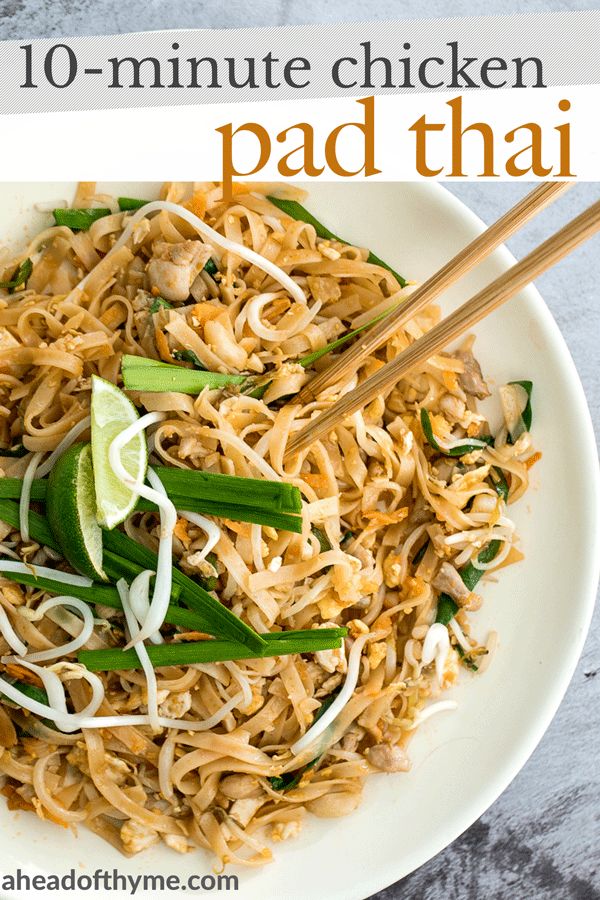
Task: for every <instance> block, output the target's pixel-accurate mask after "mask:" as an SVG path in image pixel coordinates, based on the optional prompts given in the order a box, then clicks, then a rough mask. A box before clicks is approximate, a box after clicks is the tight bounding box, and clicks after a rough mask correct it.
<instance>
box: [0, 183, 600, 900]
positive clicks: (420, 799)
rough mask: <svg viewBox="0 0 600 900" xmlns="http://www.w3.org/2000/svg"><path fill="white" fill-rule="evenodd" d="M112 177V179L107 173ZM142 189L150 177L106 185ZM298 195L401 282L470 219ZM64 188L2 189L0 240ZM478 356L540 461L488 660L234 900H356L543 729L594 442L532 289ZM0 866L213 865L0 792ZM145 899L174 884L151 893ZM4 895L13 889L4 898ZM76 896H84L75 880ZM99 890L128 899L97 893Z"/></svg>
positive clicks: (470, 281) (424, 852)
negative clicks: (508, 385) (521, 416)
mask: <svg viewBox="0 0 600 900" xmlns="http://www.w3.org/2000/svg"><path fill="white" fill-rule="evenodd" d="M106 189H107V190H109V191H110V190H111V186H106ZM112 190H113V191H114V193H115V194H117V193H120V194H126V195H128V196H146V195H148V194H149V187H148V185H146V186H144V185H127V186H125V185H120V186H119V188H118V189H117V187H116V186H112ZM310 191H311V197H310V200H309V201H308V203H307V205H308V206H309V207H310V209H311V210H312V211H313V212H314V213H315V214H316V215H317V216H320V217H321V218H322V219H323V220H324V221H325V222H326V223H327V224H328V225H329V226H330V227H331V228H332V229H333V230H335V231H336V232H338V233H340V234H341V235H343V236H344V237H347V238H349V239H353V240H354V241H355V242H357V243H358V244H359V245H361V244H362V245H365V244H366V245H368V246H369V247H371V248H372V249H373V250H375V252H377V253H378V254H379V255H380V256H381V257H382V258H384V259H386V260H388V261H389V262H390V263H393V264H394V265H395V266H396V267H397V268H398V269H399V270H400V271H401V272H403V273H404V274H405V275H406V276H408V277H410V278H411V279H416V280H423V279H424V278H425V277H426V276H428V275H429V274H430V273H432V272H433V271H434V270H435V269H437V268H438V267H439V266H440V265H441V264H442V263H443V262H445V261H446V260H447V259H448V258H449V257H450V256H451V255H452V254H453V253H455V252H456V251H457V250H458V249H459V248H460V247H462V246H463V245H464V244H465V243H466V242H467V241H468V240H469V239H471V238H472V237H473V236H474V235H476V234H477V233H478V232H479V231H480V230H481V229H482V227H483V225H482V223H481V221H480V220H479V219H478V218H477V217H476V216H474V215H473V214H472V213H471V212H470V211H469V210H468V209H467V208H466V207H465V206H463V204H462V203H460V202H459V201H458V200H457V199H455V198H454V197H453V196H452V195H450V194H449V193H447V192H446V191H445V190H444V189H443V188H441V187H440V186H438V185H435V184H431V185H429V184H428V185H421V184H383V183H378V184H370V185H367V184H349V185H337V184H314V185H312V186H311V187H310ZM72 192H73V186H72V185H56V184H53V185H50V184H28V185H19V186H17V185H11V184H5V185H3V186H2V188H1V202H0V238H2V239H6V237H7V236H9V235H11V236H12V237H13V238H15V237H16V238H17V240H20V238H21V236H22V234H23V227H24V226H27V230H28V232H29V234H32V233H35V231H36V230H37V229H38V228H39V227H42V226H43V225H44V224H46V223H47V222H48V215H45V216H40V215H39V214H38V215H35V216H33V215H32V210H31V207H32V204H33V203H35V202H36V201H40V200H42V201H43V200H54V199H58V198H60V197H66V198H70V197H71V196H72ZM512 262H513V258H512V256H511V255H510V254H509V253H508V252H507V251H506V250H504V249H502V250H499V251H497V252H496V253H495V254H494V256H493V257H492V258H491V259H490V260H488V261H487V262H486V263H485V264H484V265H482V266H481V267H480V268H479V269H478V270H477V272H476V273H473V274H472V275H470V276H469V277H468V278H466V279H464V281H463V282H461V284H460V286H458V287H456V288H454V289H453V290H452V291H450V292H449V293H448V295H447V296H446V297H445V298H444V300H443V306H444V309H446V310H449V309H450V308H452V307H453V306H454V305H456V304H457V303H460V302H462V301H463V300H465V299H466V298H467V297H469V296H470V295H471V294H472V293H473V292H474V291H475V289H477V288H478V287H481V286H483V285H484V284H486V283H487V282H488V281H489V280H490V279H491V278H492V277H494V276H495V275H497V274H499V273H500V272H502V271H504V270H505V269H506V268H507V267H508V266H509V265H510V264H511V263H512ZM476 331H477V335H478V340H477V344H476V352H477V355H478V357H479V358H480V360H481V361H482V365H483V370H484V373H485V374H486V375H487V376H488V377H489V378H490V381H491V383H492V385H494V386H497V385H499V384H502V383H503V382H505V381H508V380H515V379H523V378H528V379H531V380H533V382H534V393H533V409H534V420H533V436H534V440H535V444H536V446H537V447H539V448H540V449H541V450H542V451H543V454H544V455H543V459H542V461H541V462H540V463H538V465H536V466H535V468H534V469H533V470H532V486H531V489H530V491H529V493H528V494H527V496H526V497H525V499H524V500H523V501H521V502H520V503H519V504H517V506H515V507H513V508H512V510H511V514H512V515H513V516H514V518H515V519H516V521H517V524H518V528H519V532H520V535H521V538H522V544H521V546H522V549H523V550H524V551H525V554H526V558H525V561H524V562H522V563H521V564H520V565H518V566H514V567H511V568H509V569H508V570H506V571H503V572H502V573H501V578H500V580H499V582H498V583H497V584H493V583H490V584H487V585H486V586H485V590H484V592H483V593H484V596H485V604H484V607H483V609H482V611H481V612H479V613H478V614H476V615H475V616H474V617H473V618H474V623H475V631H476V633H477V634H478V635H480V636H481V637H484V636H485V634H486V631H487V629H488V628H489V627H494V628H495V629H496V630H497V631H498V632H499V635H500V644H499V649H498V652H497V653H496V656H495V658H494V660H493V664H492V665H491V667H490V668H489V670H488V671H487V672H486V673H485V674H484V675H482V676H481V677H479V676H470V675H468V674H465V676H464V678H463V681H462V683H461V684H460V685H459V687H458V688H457V689H456V690H455V691H454V696H455V698H456V699H457V700H458V701H459V704H460V705H459V709H458V711H457V712H455V713H446V714H444V715H440V716H439V717H436V718H434V719H432V720H431V721H429V722H428V723H426V724H425V725H424V726H423V727H422V728H421V729H420V731H419V733H418V735H417V737H416V739H415V741H414V743H413V744H412V745H411V756H412V759H413V768H412V771H411V772H410V773H408V774H400V775H390V776H386V775H380V776H374V777H372V778H371V779H370V780H369V781H368V782H367V785H366V789H365V796H364V802H363V804H362V806H361V807H360V808H359V810H358V812H356V813H355V814H354V815H352V816H350V817H348V818H345V819H330V820H318V819H315V818H310V817H307V821H306V824H305V827H304V829H303V832H302V834H301V836H300V837H299V838H298V839H295V840H292V841H289V842H288V843H285V844H279V845H275V847H274V850H275V862H274V863H273V864H271V865H269V866H266V867H265V868H264V869H262V870H252V869H250V870H242V871H240V872H239V873H238V874H239V878H240V889H239V896H241V897H243V898H244V900H254V898H262V897H265V896H267V897H269V896H270V897H277V898H278V900H283V898H288V900H308V898H315V897H327V898H328V900H354V898H359V900H362V898H365V897H367V896H368V895H369V894H372V893H374V892H375V891H377V890H380V889H381V888H383V887H385V886H386V885H389V884H391V883H392V882H394V881H396V880H397V879H399V878H402V877H403V876H404V875H407V874H408V873H409V872H412V871H413V870H414V869H416V868H417V867H418V866H420V865H422V864H423V863H424V862H426V861H427V860H428V859H430V858H431V857H432V856H434V855H435V854H436V853H439V851H440V850H442V849H443V848H444V847H445V846H446V845H447V844H449V843H450V842H451V841H452V840H454V839H455V838H456V837H457V836H458V835H459V834H460V833H461V832H462V831H464V830H465V829H466V828H468V827H469V825H471V823H472V822H474V821H475V819H477V818H478V817H479V816H480V815H481V814H482V813H483V812H484V811H485V810H486V809H487V808H488V806H490V804H491V803H493V801H494V800H495V799H496V798H497V797H498V795H499V794H500V793H501V792H502V791H503V790H504V789H505V788H506V786H507V785H508V784H509V782H510V781H511V779H512V778H514V776H515V775H516V774H517V772H518V771H519V769H520V768H521V767H522V766H523V764H524V763H525V761H526V760H527V758H528V757H529V755H530V754H531V752H532V751H533V749H534V748H535V746H536V744H537V743H538V741H539V740H540V738H541V737H542V735H543V733H544V731H545V730H546V728H547V727H548V725H549V723H550V720H551V718H552V716H553V715H554V713H555V712H556V709H557V707H558V704H559V703H560V700H561V698H562V696H563V694H564V692H565V690H566V687H567V685H568V683H569V680H570V678H571V675H572V673H573V670H574V668H575V664H576V662H577V659H578V657H579V654H580V652H581V648H582V645H583V641H584V638H585V635H586V632H587V629H588V625H589V621H590V617H591V613H592V608H593V604H594V594H595V586H596V578H597V568H598V547H599V546H600V538H599V525H598V508H599V502H598V498H599V490H598V474H597V461H596V450H595V444H594V439H593V433H592V428H591V423H590V418H589V413H588V410H587V406H586V402H585V398H584V395H583V391H582V388H581V384H580V382H579V378H578V376H577V373H576V371H575V368H574V365H573V362H572V360H571V357H570V355H569V353H568V351H567V348H566V346H565V344H564V341H563V339H562V337H561V335H560V333H559V330H558V328H557V326H556V324H555V322H554V320H553V319H552V317H551V315H550V313H549V311H548V309H547V308H546V306H545V305H544V302H543V300H542V298H541V297H540V295H539V294H538V293H537V291H536V290H534V289H533V288H530V289H528V290H526V291H523V292H522V294H520V295H519V296H518V297H516V298H515V299H513V300H512V301H511V302H510V304H509V305H508V306H506V307H505V308H504V309H502V310H500V311H499V312H496V313H495V314H494V315H493V316H492V318H491V319H489V320H487V321H486V322H483V323H482V324H481V325H480V326H479V327H478V328H477V329H476ZM0 827H1V828H2V870H3V872H4V873H9V872H13V871H14V870H15V869H16V868H17V867H20V868H21V869H22V870H23V871H25V872H28V873H30V874H35V873H50V872H55V873H57V874H59V873H65V872H67V871H68V870H69V869H70V868H71V867H74V868H75V870H76V872H78V873H82V874H83V873H85V874H92V873H93V871H94V870H95V869H97V868H102V869H108V870H112V869H113V868H114V869H118V870H119V871H120V872H121V873H123V874H127V873H130V874H131V875H134V876H135V875H139V874H144V873H149V872H152V873H154V874H159V873H163V874H165V875H167V874H173V873H177V874H179V875H180V876H181V877H182V878H184V877H186V876H187V875H189V874H192V873H198V872H207V873H209V872H211V870H212V865H213V862H212V860H210V859H209V858H208V857H206V856H204V854H203V853H202V852H200V851H198V852H197V853H192V854H188V855H187V856H179V855H176V854H175V853H173V852H171V851H168V850H166V849H152V850H150V851H149V852H147V853H145V854H141V855H139V856H138V857H134V858H133V859H125V858H124V857H122V856H121V855H120V854H119V853H117V851H115V850H113V849H112V848H111V847H109V846H108V845H106V844H105V843H104V842H102V841H101V840H100V839H98V838H96V837H94V836H93V835H91V834H90V833H89V832H87V831H86V830H85V829H84V828H81V829H80V833H79V836H78V837H75V836H73V835H72V834H71V833H70V832H66V831H63V830H62V829H60V828H57V827H56V826H54V825H51V824H47V823H44V822H41V821H40V820H38V819H37V818H36V817H35V816H33V815H31V814H26V813H18V814H15V813H9V812H8V811H7V810H6V808H5V807H4V804H3V803H2V802H0ZM153 894H154V896H157V897H158V896H160V897H166V896H173V894H171V893H168V892H165V893H164V894H163V893H161V892H156V891H154V892H153ZM11 896H12V895H11ZM70 896H73V897H79V896H81V897H82V900H83V898H84V897H86V896H88V897H89V893H88V894H85V893H81V894H78V893H73V894H70ZM111 896H114V897H118V896H130V895H129V894H122V895H121V894H118V893H115V894H111Z"/></svg>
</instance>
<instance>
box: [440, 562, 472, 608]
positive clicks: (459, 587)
mask: <svg viewBox="0 0 600 900" xmlns="http://www.w3.org/2000/svg"><path fill="white" fill-rule="evenodd" d="M431 583H432V585H433V587H434V588H436V589H437V590H438V591H442V592H443V593H444V594H449V595H450V596H451V597H452V598H453V600H456V602H457V603H458V605H459V606H463V607H465V608H466V609H478V608H479V605H480V604H481V599H480V598H479V597H478V595H477V594H474V593H472V591H470V590H469V588H468V587H467V586H466V584H465V583H464V581H463V580H462V578H461V577H460V575H459V574H458V572H457V571H456V569H455V568H454V566H453V565H451V564H450V563H449V562H443V563H442V565H441V566H440V570H439V572H438V573H437V575H436V576H435V578H434V579H433V581H432V582H431Z"/></svg>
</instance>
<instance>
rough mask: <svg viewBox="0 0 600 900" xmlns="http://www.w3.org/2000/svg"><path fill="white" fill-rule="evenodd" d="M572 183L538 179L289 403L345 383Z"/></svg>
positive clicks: (301, 400) (303, 401)
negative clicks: (365, 362)
mask: <svg viewBox="0 0 600 900" xmlns="http://www.w3.org/2000/svg"><path fill="white" fill-rule="evenodd" d="M572 183H573V182H569V181H555V182H546V181H545V182H542V184H539V185H538V186H537V187H535V188H534V189H533V190H532V191H531V192H530V193H529V194H527V196H525V197H523V199H522V200H520V201H519V202H518V203H517V204H516V205H515V206H513V207H512V208H511V209H509V210H508V212H506V213H505V214H504V215H503V216H501V217H500V218H499V219H498V220H497V221H496V222H494V224H493V225H490V227H489V228H487V229H486V230H485V231H484V232H482V234H480V235H479V236H478V237H476V238H475V240H473V241H471V243H470V244H467V246H466V247H463V249H462V250H460V252H459V253H457V254H456V256H454V257H453V258H452V259H451V260H449V262H447V263H446V264H445V265H443V266H442V268H441V269H439V271H437V272H436V273H435V274H434V275H432V276H431V277H430V278H428V279H427V281H425V282H424V283H423V284H422V285H420V286H419V287H418V288H417V289H416V290H415V291H414V293H412V294H411V295H410V297H409V298H408V299H407V300H406V302H405V303H402V304H401V305H400V306H399V307H398V308H397V309H395V310H393V311H392V312H391V313H389V315H387V316H386V317H385V318H384V319H382V320H381V322H379V323H378V324H377V325H375V326H373V328H371V329H369V331H367V332H366V333H365V335H364V336H363V337H362V339H360V340H358V341H356V343H354V344H353V345H352V346H351V347H350V348H349V349H348V350H346V351H344V352H343V353H341V354H340V356H339V358H338V359H337V360H336V361H335V362H334V363H332V364H331V365H330V366H328V367H327V368H326V369H323V371H322V372H319V373H318V374H317V375H315V376H314V377H313V378H312V379H311V380H310V381H309V382H308V384H306V385H304V387H303V388H302V390H301V391H300V393H299V394H298V396H297V397H296V398H295V400H294V401H293V402H298V403H302V404H303V405H304V404H306V403H310V402H311V400H314V399H315V397H317V396H318V395H319V394H320V393H321V391H323V390H324V389H325V388H327V387H330V386H331V385H332V384H338V383H341V384H346V383H347V382H348V381H350V379H351V378H352V377H353V375H354V373H355V372H356V370H357V369H358V367H359V365H360V364H361V362H362V361H363V360H365V359H366V358H367V356H370V355H371V353H374V352H375V350H377V349H378V347H381V345H382V344H385V342H386V341H388V340H389V339H390V338H391V337H392V335H393V334H395V332H396V331H398V329H399V328H401V327H402V325H404V324H405V323H406V322H408V321H409V320H410V319H412V318H413V316H415V315H416V313H418V312H419V310H421V309H423V308H424V307H425V306H428V305H429V304H430V303H432V302H433V301H434V300H435V299H436V298H437V297H439V295H440V294H441V293H442V292H443V291H445V290H447V289H448V288H449V287H450V286H451V285H452V284H454V282H456V281H458V279H459V278H462V277H463V275H465V274H466V273H467V272H468V271H469V270H470V269H472V268H474V267H475V266H476V265H478V263H480V262H482V260H484V259H485V258H486V257H487V256H489V255H490V253H491V252H492V251H493V250H495V249H496V247H499V246H500V244H502V243H503V242H504V241H505V240H507V238H509V237H510V236H511V235H513V234H515V232H517V231H518V230H519V229H520V228H522V227H523V225H525V223H526V222H528V221H529V220H530V219H532V218H533V217H534V216H535V215H537V213H538V212H540V211H541V210H542V209H544V208H545V207H546V206H548V205H549V204H550V203H552V202H553V201H554V200H555V199H556V198H557V197H558V196H559V195H560V194H562V193H563V192H564V191H565V190H567V189H568V188H569V187H571V185H572Z"/></svg>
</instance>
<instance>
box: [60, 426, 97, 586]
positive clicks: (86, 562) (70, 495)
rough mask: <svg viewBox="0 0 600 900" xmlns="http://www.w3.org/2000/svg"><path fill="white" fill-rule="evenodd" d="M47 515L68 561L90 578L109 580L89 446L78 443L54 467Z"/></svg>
mask: <svg viewBox="0 0 600 900" xmlns="http://www.w3.org/2000/svg"><path fill="white" fill-rule="evenodd" d="M46 514H47V517H48V523H49V525H50V528H51V529H52V532H53V534H54V536H55V538H56V540H57V541H58V544H59V546H60V548H61V550H62V552H63V554H64V556H65V559H66V560H67V562H69V563H70V564H71V565H72V566H73V568H74V569H76V571H78V572H80V573H81V574H82V575H87V576H88V578H93V579H94V580H96V581H97V580H98V579H100V580H101V581H106V580H107V579H106V575H105V573H104V570H103V568H102V530H101V528H100V526H99V525H98V522H97V520H96V495H95V490H94V475H93V472H92V455H91V447H90V445H89V444H74V445H73V446H72V447H70V448H69V449H68V450H66V451H65V453H63V454H62V456H60V458H59V459H58V460H57V461H56V463H55V464H54V467H53V468H52V470H51V472H50V476H49V478H48V490H47V493H46Z"/></svg>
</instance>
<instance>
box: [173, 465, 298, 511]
mask: <svg viewBox="0 0 600 900" xmlns="http://www.w3.org/2000/svg"><path fill="white" fill-rule="evenodd" d="M155 472H156V474H157V475H158V477H159V478H160V480H161V481H162V483H163V484H164V486H165V489H166V491H167V493H168V494H169V496H171V494H177V495H179V496H180V497H190V498H200V499H202V500H214V501H215V502H217V503H219V502H221V500H223V499H225V500H227V502H232V503H233V502H235V503H236V505H243V506H249V507H251V506H256V505H258V504H261V505H265V506H268V507H269V508H270V509H274V510H278V511H279V512H287V513H300V512H302V497H301V495H300V491H299V489H298V488H297V487H296V486H295V485H293V484H288V483H287V482H286V481H269V480H268V479H261V478H243V477H242V476H240V475H222V474H221V473H219V472H201V471H195V470H193V469H178V468H170V467H168V466H155ZM228 495H229V496H231V495H233V496H234V498H235V499H231V500H228Z"/></svg>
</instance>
